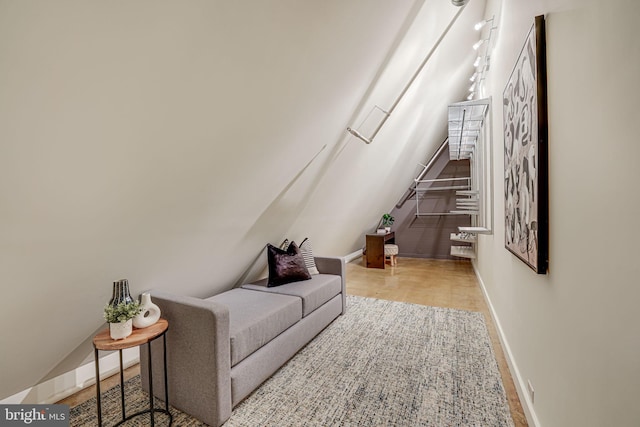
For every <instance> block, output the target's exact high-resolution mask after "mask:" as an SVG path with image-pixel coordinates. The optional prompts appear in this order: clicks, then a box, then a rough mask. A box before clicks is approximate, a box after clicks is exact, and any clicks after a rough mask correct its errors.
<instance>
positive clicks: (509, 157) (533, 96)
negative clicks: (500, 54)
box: [503, 16, 548, 274]
mask: <svg viewBox="0 0 640 427" xmlns="http://www.w3.org/2000/svg"><path fill="white" fill-rule="evenodd" d="M546 79H547V77H546V58H545V31H544V17H543V16H538V17H536V18H535V23H534V25H533V26H532V27H531V30H530V31H529V34H528V36H527V40H526V42H525V44H524V47H523V48H522V51H521V52H520V56H519V57H518V61H517V62H516V65H515V67H514V69H513V72H512V73H511V77H510V78H509V81H508V83H507V86H506V88H505V90H504V94H503V105H504V110H503V114H504V203H505V247H506V248H507V249H508V250H509V251H511V252H512V253H513V254H514V255H516V256H517V257H518V258H520V259H521V260H522V261H524V262H525V263H526V264H527V265H529V267H531V268H532V269H533V270H534V271H536V272H537V273H540V274H545V273H546V272H547V266H548V182H547V180H548V178H547V176H548V174H547V101H546V98H547V97H546Z"/></svg>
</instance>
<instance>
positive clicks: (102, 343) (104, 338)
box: [93, 319, 169, 350]
mask: <svg viewBox="0 0 640 427" xmlns="http://www.w3.org/2000/svg"><path fill="white" fill-rule="evenodd" d="M168 328H169V322H167V320H166V319H159V320H158V321H157V322H156V323H154V324H153V325H151V326H149V327H146V328H141V329H138V328H133V333H132V334H131V335H129V336H128V337H126V338H125V339H122V340H114V339H112V338H111V335H110V334H109V328H107V329H104V330H102V331H101V332H100V333H98V334H97V335H96V336H95V337H93V346H94V347H95V348H97V349H98V350H122V349H125V348H131V347H136V346H139V345H142V344H146V343H148V342H149V341H151V340H152V339H154V338H157V337H158V336H160V335H162V334H163V333H164V332H165V331H166V330H167V329H168Z"/></svg>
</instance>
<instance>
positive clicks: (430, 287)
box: [58, 258, 527, 427]
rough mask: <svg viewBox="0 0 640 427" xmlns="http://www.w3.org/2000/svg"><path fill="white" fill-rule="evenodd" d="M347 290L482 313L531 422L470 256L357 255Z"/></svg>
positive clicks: (113, 380)
mask: <svg viewBox="0 0 640 427" xmlns="http://www.w3.org/2000/svg"><path fill="white" fill-rule="evenodd" d="M347 294H349V295H359V296H364V297H371V298H379V299H387V300H392V301H402V302H410V303H414V304H423V305H431V306H437V307H448V308H456V309H460V310H470V311H478V312H481V313H483V314H484V317H485V322H486V324H487V327H488V329H489V335H490V337H491V342H492V344H493V351H494V353H495V355H496V359H497V361H498V366H499V368H500V373H501V375H502V382H503V384H504V388H505V390H506V392H507V399H508V400H509V407H510V409H511V415H512V417H513V421H514V424H515V426H516V427H525V426H527V421H526V418H525V416H524V412H523V410H522V406H521V404H520V400H519V399H518V395H517V393H516V389H515V386H514V384H513V380H512V378H511V374H510V372H509V368H508V366H507V362H506V359H505V357H504V353H503V351H502V346H501V345H500V341H499V339H498V335H497V333H496V329H495V326H494V324H493V320H492V319H491V315H490V314H489V309H488V307H487V304H486V303H485V301H484V297H483V295H482V290H481V289H480V286H479V285H478V282H477V279H476V277H475V274H474V272H473V268H472V267H471V263H470V262H468V261H465V260H461V261H453V260H433V259H417V258H398V266H397V267H391V266H389V265H388V264H387V268H385V269H384V270H381V269H375V268H366V267H364V265H363V263H362V261H361V260H356V261H353V262H351V263H349V264H347ZM139 372H140V369H139V365H135V366H132V367H130V368H129V369H127V370H126V371H125V379H128V378H130V377H132V376H135V375H137V374H138V373H139ZM117 384H118V375H114V376H113V377H110V378H107V379H105V380H103V381H102V382H101V388H102V391H103V392H104V391H105V390H107V389H108V388H110V387H113V386H115V385H117ZM94 396H95V386H93V387H89V388H87V389H85V390H82V391H80V392H78V393H76V394H74V395H72V396H70V397H68V398H66V399H64V400H62V401H60V402H58V403H63V404H67V405H70V406H75V405H78V404H80V403H82V402H84V401H86V400H88V399H90V398H92V397H94Z"/></svg>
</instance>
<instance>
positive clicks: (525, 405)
mask: <svg viewBox="0 0 640 427" xmlns="http://www.w3.org/2000/svg"><path fill="white" fill-rule="evenodd" d="M472 265H473V271H474V272H475V274H476V277H477V278H478V282H479V283H480V288H481V289H482V294H483V295H484V299H485V301H486V302H487V305H488V306H489V312H490V313H491V318H492V319H493V323H494V324H495V326H496V330H497V332H498V338H499V339H500V343H501V344H502V349H503V350H504V353H505V357H506V359H507V364H508V365H509V371H511V376H512V378H513V380H514V381H513V382H514V384H515V386H516V391H517V392H518V397H519V398H520V403H521V404H522V409H523V410H524V414H525V416H526V417H527V422H528V423H529V425H530V426H532V427H540V421H538V416H537V415H536V412H535V410H534V408H533V402H531V399H530V398H529V393H528V392H527V384H526V381H525V380H524V379H523V378H522V375H521V374H520V370H519V369H518V365H517V363H516V361H515V359H514V357H513V353H512V352H511V347H509V342H508V341H507V337H506V336H505V334H504V330H503V329H502V325H501V324H500V319H499V318H498V315H497V313H496V311H495V309H494V307H493V304H492V303H491V298H490V297H489V293H488V292H487V288H486V286H485V285H484V281H483V280H482V277H481V276H480V273H479V272H478V269H477V266H476V263H475V262H474V263H472Z"/></svg>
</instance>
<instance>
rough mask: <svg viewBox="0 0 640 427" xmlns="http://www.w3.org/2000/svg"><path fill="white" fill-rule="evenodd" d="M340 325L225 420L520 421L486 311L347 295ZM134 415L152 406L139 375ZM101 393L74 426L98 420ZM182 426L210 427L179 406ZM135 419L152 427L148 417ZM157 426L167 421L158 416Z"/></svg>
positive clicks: (245, 424)
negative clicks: (508, 392) (511, 405)
mask: <svg viewBox="0 0 640 427" xmlns="http://www.w3.org/2000/svg"><path fill="white" fill-rule="evenodd" d="M348 304H349V308H348V311H347V315H346V316H342V317H340V318H339V319H337V320H336V321H335V322H333V323H332V324H331V325H330V326H329V327H328V328H327V329H326V330H325V331H324V332H322V333H321V334H320V335H319V336H318V337H316V338H315V339H314V340H313V341H312V342H311V343H309V345H307V347H305V348H304V349H302V350H301V351H300V352H299V353H298V354H297V355H296V356H295V357H294V358H293V359H291V360H290V361H289V363H287V364H286V365H285V366H284V367H283V368H281V369H280V370H279V371H278V372H277V373H276V374H275V375H274V376H273V377H272V378H270V379H269V380H267V381H266V382H265V383H264V384H263V385H262V386H261V387H260V388H259V389H258V390H256V391H255V392H254V393H253V394H251V395H250V396H249V397H248V398H247V399H245V400H244V401H243V402H242V403H241V404H240V405H238V406H237V407H236V408H235V409H234V411H233V414H232V416H231V418H230V419H229V421H227V423H225V427H240V426H242V427H255V426H296V427H297V426H323V427H324V426H412V427H413V426H492V427H497V426H513V422H512V420H511V415H510V413H509V406H508V403H507V399H506V396H505V392H504V388H503V386H502V381H501V379H500V373H499V371H498V365H497V363H496V360H495V357H494V354H493V350H492V348H491V342H490V340H489V335H488V333H487V328H486V325H485V323H484V319H483V316H482V314H481V313H475V312H468V311H461V310H452V309H446V308H436V307H427V306H421V305H415V304H407V303H399V302H392V301H383V300H376V299H371V298H362V297H353V296H349V297H348ZM125 391H126V393H127V413H129V408H131V412H134V411H137V410H139V409H144V407H146V405H148V400H147V399H148V398H147V396H146V395H145V394H144V393H143V392H142V391H141V389H140V385H139V379H138V378H133V379H131V380H130V381H129V383H128V384H127V385H126V386H125ZM102 400H103V422H104V423H105V425H113V423H114V422H116V421H118V417H119V416H120V407H119V388H118V387H116V388H113V389H111V390H110V391H109V392H108V393H105V394H104V395H103V399H102ZM95 412H96V410H95V399H93V400H90V401H88V402H85V403H83V404H82V405H79V406H77V407H75V408H72V410H71V425H72V426H85V425H91V424H93V425H96V420H95V418H96V416H95ZM172 414H173V415H174V420H173V425H174V426H202V425H204V424H202V423H200V422H198V421H197V420H195V419H193V418H192V417H190V416H188V415H186V414H184V413H181V412H180V411H178V410H175V409H173V410H172ZM137 422H138V424H136V421H132V422H130V423H128V424H127V425H149V418H148V416H142V417H139V418H138V419H137ZM156 425H160V426H162V425H166V416H165V415H163V414H159V415H158V416H157V418H156Z"/></svg>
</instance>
